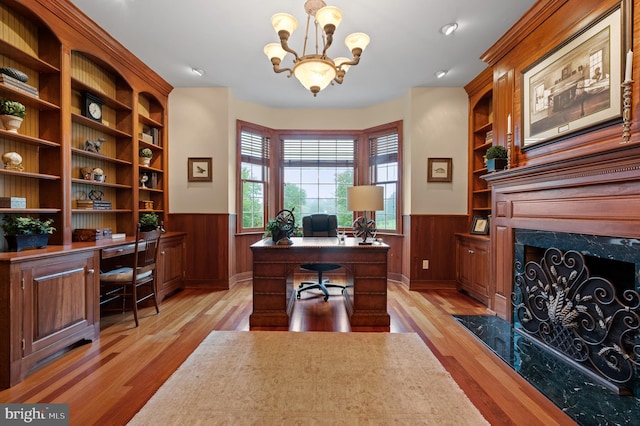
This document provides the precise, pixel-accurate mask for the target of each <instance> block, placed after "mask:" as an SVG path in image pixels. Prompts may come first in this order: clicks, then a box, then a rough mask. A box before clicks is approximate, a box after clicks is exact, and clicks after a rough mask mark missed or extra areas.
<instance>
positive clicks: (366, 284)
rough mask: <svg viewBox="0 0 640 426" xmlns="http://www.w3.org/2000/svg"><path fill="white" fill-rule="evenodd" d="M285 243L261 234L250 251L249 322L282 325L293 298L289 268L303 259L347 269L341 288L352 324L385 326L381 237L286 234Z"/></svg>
mask: <svg viewBox="0 0 640 426" xmlns="http://www.w3.org/2000/svg"><path fill="white" fill-rule="evenodd" d="M292 241H293V244H292V245H290V246H284V245H280V246H278V245H274V244H273V243H272V242H271V240H270V239H263V240H261V241H258V242H257V243H255V244H253V245H252V246H251V251H252V252H253V313H252V314H251V316H250V317H249V326H250V327H251V328H276V329H288V327H289V318H290V316H291V312H292V310H293V303H294V302H295V299H296V288H294V283H293V273H294V272H295V271H297V270H298V269H299V267H300V265H301V264H303V263H335V264H338V265H342V266H343V267H344V268H345V270H346V272H347V288H346V289H345V290H344V291H343V296H344V301H345V305H346V307H347V313H348V315H349V321H350V323H351V327H352V329H358V328H366V327H377V328H380V327H383V328H387V329H388V328H389V324H390V318H389V314H388V313H387V253H388V251H389V246H388V245H387V244H384V243H377V244H375V245H369V246H365V245H362V246H361V245H358V243H357V242H356V240H355V238H347V241H346V242H345V243H344V244H339V243H338V239H337V238H326V237H324V238H310V237H306V238H301V237H294V238H292Z"/></svg>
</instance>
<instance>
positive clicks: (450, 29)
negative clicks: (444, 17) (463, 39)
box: [440, 22, 458, 36]
mask: <svg viewBox="0 0 640 426" xmlns="http://www.w3.org/2000/svg"><path fill="white" fill-rule="evenodd" d="M457 29H458V24H456V23H455V22H452V23H450V24H447V25H444V26H443V27H442V28H440V32H441V33H442V34H444V35H446V36H448V35H451V34H453V33H454V31H455V30H457Z"/></svg>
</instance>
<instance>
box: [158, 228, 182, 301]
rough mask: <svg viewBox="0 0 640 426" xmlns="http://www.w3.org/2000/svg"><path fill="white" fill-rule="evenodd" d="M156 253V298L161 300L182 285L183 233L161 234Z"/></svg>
mask: <svg viewBox="0 0 640 426" xmlns="http://www.w3.org/2000/svg"><path fill="white" fill-rule="evenodd" d="M158 254H159V256H158V265H157V267H158V300H162V299H164V298H166V297H167V296H169V295H171V294H172V293H175V292H176V291H177V290H180V289H182V288H183V286H184V277H185V273H186V272H185V269H186V265H187V240H186V238H185V235H184V234H175V235H168V236H163V237H162V239H161V240H160V247H159V249H158Z"/></svg>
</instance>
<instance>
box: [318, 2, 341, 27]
mask: <svg viewBox="0 0 640 426" xmlns="http://www.w3.org/2000/svg"><path fill="white" fill-rule="evenodd" d="M316 21H318V23H319V24H320V27H322V29H324V28H325V27H326V26H327V25H333V26H335V29H336V30H337V29H338V26H340V22H342V11H341V10H340V9H338V8H337V7H335V6H325V7H323V8H322V9H320V10H319V11H317V12H316Z"/></svg>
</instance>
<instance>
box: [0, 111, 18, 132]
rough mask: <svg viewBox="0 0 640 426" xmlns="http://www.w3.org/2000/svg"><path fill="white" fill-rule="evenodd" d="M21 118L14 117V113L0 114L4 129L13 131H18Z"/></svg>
mask: <svg viewBox="0 0 640 426" xmlns="http://www.w3.org/2000/svg"><path fill="white" fill-rule="evenodd" d="M22 120H23V119H22V118H20V117H16V116H15V115H5V114H3V115H0V121H2V125H3V126H4V129H5V130H8V131H10V132H13V133H18V129H19V128H20V126H21V125H22Z"/></svg>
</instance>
